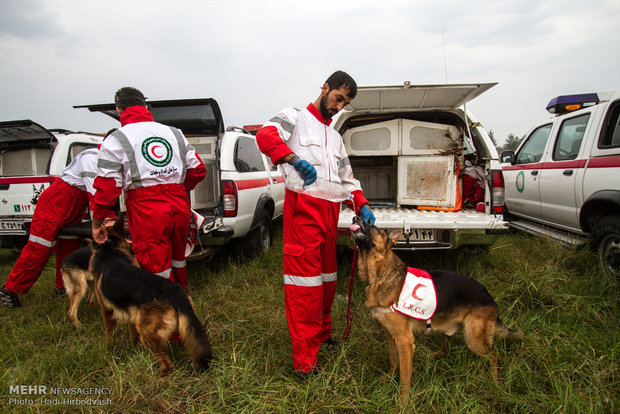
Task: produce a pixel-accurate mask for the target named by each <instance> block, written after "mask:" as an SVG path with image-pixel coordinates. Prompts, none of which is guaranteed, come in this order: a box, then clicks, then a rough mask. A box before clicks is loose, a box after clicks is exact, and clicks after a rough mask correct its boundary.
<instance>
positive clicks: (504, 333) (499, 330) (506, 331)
mask: <svg viewBox="0 0 620 414" xmlns="http://www.w3.org/2000/svg"><path fill="white" fill-rule="evenodd" d="M495 334H496V335H498V336H499V337H500V338H501V339H523V337H524V336H525V334H524V333H523V331H521V330H520V329H513V328H509V327H507V326H506V325H504V323H503V322H502V321H501V319H500V318H499V317H498V318H497V320H496V321H495Z"/></svg>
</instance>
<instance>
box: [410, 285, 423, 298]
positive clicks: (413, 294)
mask: <svg viewBox="0 0 620 414" xmlns="http://www.w3.org/2000/svg"><path fill="white" fill-rule="evenodd" d="M421 287H426V285H423V284H422V283H418V284H417V285H416V286H415V287H414V288H413V293H411V296H412V297H413V298H414V299H417V300H422V298H421V297H419V296H418V295H417V294H416V292H417V291H418V289H420V288H421Z"/></svg>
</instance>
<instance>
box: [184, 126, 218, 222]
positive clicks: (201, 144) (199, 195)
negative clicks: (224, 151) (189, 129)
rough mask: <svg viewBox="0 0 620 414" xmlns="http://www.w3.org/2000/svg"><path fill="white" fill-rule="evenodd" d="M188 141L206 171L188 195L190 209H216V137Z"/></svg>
mask: <svg viewBox="0 0 620 414" xmlns="http://www.w3.org/2000/svg"><path fill="white" fill-rule="evenodd" d="M188 141H189V143H190V144H192V146H193V147H194V149H195V150H196V153H197V154H198V156H199V157H200V158H201V159H202V162H203V163H204V165H205V168H206V170H207V174H206V177H205V179H204V180H202V181H201V182H199V183H198V184H197V185H196V188H194V190H193V191H192V192H191V193H190V197H191V205H192V208H193V209H194V210H198V209H201V208H214V207H217V205H218V203H219V183H220V179H219V174H218V168H217V155H216V149H217V137H200V138H189V137H188Z"/></svg>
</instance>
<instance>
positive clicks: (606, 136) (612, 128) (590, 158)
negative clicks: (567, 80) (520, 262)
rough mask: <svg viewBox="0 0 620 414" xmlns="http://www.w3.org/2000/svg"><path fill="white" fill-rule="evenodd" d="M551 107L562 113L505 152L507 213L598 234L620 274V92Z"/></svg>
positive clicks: (549, 227)
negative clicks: (515, 148)
mask: <svg viewBox="0 0 620 414" xmlns="http://www.w3.org/2000/svg"><path fill="white" fill-rule="evenodd" d="M547 110H548V111H549V112H550V113H552V114H554V115H555V117H553V118H551V119H548V120H545V121H543V122H541V123H539V124H538V125H536V126H535V127H534V128H532V130H531V131H530V133H529V134H528V135H527V136H526V138H525V139H524V141H523V142H522V143H521V145H520V146H519V148H518V149H517V150H516V152H515V151H506V152H503V153H502V157H501V158H502V161H503V164H502V170H503V173H504V179H505V186H506V187H505V207H506V212H505V213H506V214H505V215H506V218H507V219H508V220H509V221H510V225H511V227H514V228H517V229H520V230H523V231H526V232H528V233H532V234H544V235H547V236H550V237H552V238H555V239H557V240H560V241H562V242H564V243H567V244H578V243H582V242H583V241H585V240H586V239H587V238H590V239H591V240H592V241H593V242H594V244H595V245H597V246H598V253H599V258H600V260H601V265H602V266H603V268H604V269H605V270H606V271H612V272H615V273H617V272H618V261H619V260H620V257H619V256H618V255H619V254H620V253H619V252H620V180H618V176H619V174H620V124H619V122H620V120H619V115H620V91H618V92H615V93H611V92H606V93H587V94H579V95H563V96H558V97H556V98H553V99H552V100H551V101H550V102H549V104H548V105H547ZM613 263H616V264H615V265H614V264H613Z"/></svg>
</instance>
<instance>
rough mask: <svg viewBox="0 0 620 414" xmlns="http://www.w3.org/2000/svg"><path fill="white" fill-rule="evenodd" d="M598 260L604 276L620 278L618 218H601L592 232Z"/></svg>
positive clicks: (619, 228) (619, 229)
mask: <svg viewBox="0 0 620 414" xmlns="http://www.w3.org/2000/svg"><path fill="white" fill-rule="evenodd" d="M592 235H593V237H594V240H596V245H597V247H598V248H597V250H598V258H599V262H600V264H601V267H602V269H603V272H605V273H606V274H611V275H615V276H616V278H618V276H620V216H607V217H603V218H602V219H600V220H599V221H598V222H597V223H596V227H595V228H594V231H593V232H592Z"/></svg>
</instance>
